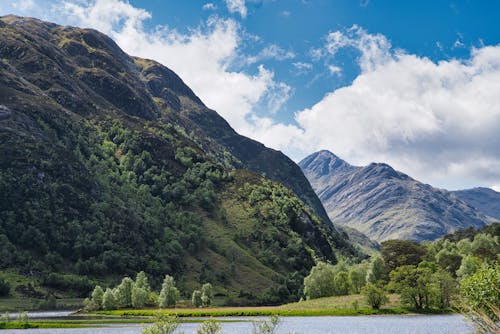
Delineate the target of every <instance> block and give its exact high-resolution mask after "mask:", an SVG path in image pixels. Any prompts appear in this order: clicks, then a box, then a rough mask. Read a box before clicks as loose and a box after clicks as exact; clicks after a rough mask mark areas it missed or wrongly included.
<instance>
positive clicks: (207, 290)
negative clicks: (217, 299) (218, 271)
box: [201, 283, 214, 307]
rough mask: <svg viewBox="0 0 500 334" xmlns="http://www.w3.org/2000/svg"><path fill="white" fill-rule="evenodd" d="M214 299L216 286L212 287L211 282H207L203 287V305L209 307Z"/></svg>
mask: <svg viewBox="0 0 500 334" xmlns="http://www.w3.org/2000/svg"><path fill="white" fill-rule="evenodd" d="M213 301H214V288H213V287H212V284H210V283H205V284H203V286H202V287H201V302H202V304H203V306H205V307H208V306H210V305H212V302H213Z"/></svg>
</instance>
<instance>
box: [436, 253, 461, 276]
mask: <svg viewBox="0 0 500 334" xmlns="http://www.w3.org/2000/svg"><path fill="white" fill-rule="evenodd" d="M461 261H462V256H460V254H458V253H457V252H456V251H449V250H448V249H446V248H443V249H441V250H440V251H439V252H438V253H437V254H436V262H437V263H438V264H439V266H440V267H441V268H443V269H445V270H447V271H448V272H450V273H452V274H453V275H455V273H456V272H457V270H458V268H459V267H460V263H461Z"/></svg>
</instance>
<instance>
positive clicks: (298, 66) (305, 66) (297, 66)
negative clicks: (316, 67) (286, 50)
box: [292, 61, 313, 75]
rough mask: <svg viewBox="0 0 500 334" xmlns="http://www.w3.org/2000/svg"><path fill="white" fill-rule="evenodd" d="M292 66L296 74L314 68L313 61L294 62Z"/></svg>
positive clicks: (305, 72)
mask: <svg viewBox="0 0 500 334" xmlns="http://www.w3.org/2000/svg"><path fill="white" fill-rule="evenodd" d="M292 66H293V67H294V70H293V73H294V74H295V75H303V74H307V73H309V72H310V71H311V70H312V69H313V65H312V64H311V63H304V62H300V61H299V62H295V63H292Z"/></svg>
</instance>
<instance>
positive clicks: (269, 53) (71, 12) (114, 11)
mask: <svg viewBox="0 0 500 334" xmlns="http://www.w3.org/2000/svg"><path fill="white" fill-rule="evenodd" d="M59 10H60V11H61V12H62V13H64V14H65V17H66V18H67V20H69V21H71V22H72V23H73V24H75V25H77V26H86V27H92V28H96V29H98V30H100V31H102V32H104V33H106V34H108V35H110V36H111V37H112V38H113V39H114V40H115V41H116V42H117V44H118V45H119V46H120V47H121V48H123V49H124V50H125V51H126V52H127V53H129V54H132V55H135V56H139V57H144V58H150V59H154V60H156V61H158V62H160V63H162V64H164V65H166V66H168V67H169V68H171V69H172V70H173V71H175V72H176V73H177V74H179V75H180V77H181V78H182V79H183V80H184V81H185V82H186V83H187V84H188V86H189V87H191V88H192V89H193V90H194V92H195V93H196V94H197V95H198V96H199V97H200V98H201V99H202V101H203V102H204V103H205V104H206V105H207V106H209V107H210V108H212V109H214V110H216V111H217V112H218V113H219V114H221V115H222V116H223V117H224V118H225V119H226V120H227V121H228V122H229V124H231V126H233V127H234V128H235V129H236V130H237V131H238V132H240V133H242V134H244V135H246V136H251V137H253V138H257V137H258V136H259V135H260V134H261V135H260V136H261V137H264V135H263V133H265V132H269V135H267V137H266V138H270V137H273V136H274V137H276V138H278V136H280V133H281V132H282V131H284V130H287V131H289V129H288V128H287V127H283V126H281V125H279V124H275V123H273V122H272V121H270V120H268V119H266V120H265V121H263V120H261V118H260V117H263V116H257V113H258V111H260V110H258V109H264V110H265V111H266V112H270V113H274V112H276V111H278V110H279V109H280V108H281V107H282V105H283V104H284V103H285V102H286V100H288V98H289V97H290V95H291V94H292V93H293V91H292V89H291V87H289V86H288V85H286V84H285V83H282V82H277V81H275V80H274V73H273V72H272V71H271V70H269V69H266V68H265V67H264V66H262V65H259V66H258V67H257V73H256V74H253V75H250V74H247V73H245V72H242V71H235V70H231V68H232V66H231V65H232V64H233V63H238V62H241V60H242V59H243V62H244V61H245V60H246V59H247V58H248V56H246V55H243V54H240V53H239V47H240V44H241V42H242V40H241V36H242V34H243V32H242V31H241V29H240V27H239V25H238V23H237V22H235V21H233V20H231V19H221V18H218V17H215V16H214V17H211V18H210V19H209V20H208V21H207V22H206V24H205V25H204V26H202V27H199V28H197V29H193V30H191V31H190V33H188V34H182V33H179V32H178V31H176V30H173V29H169V28H167V27H157V29H156V30H154V31H153V32H148V31H146V30H145V29H144V27H143V21H144V20H146V19H148V18H150V17H151V14H150V13H148V12H147V11H145V10H143V9H139V8H135V7H133V6H132V5H131V4H129V3H128V2H124V1H120V0H96V1H87V2H85V3H83V4H82V3H72V2H71V3H70V2H67V1H66V2H64V7H63V8H62V9H59ZM292 56H293V53H291V52H289V51H285V50H283V49H281V48H279V47H278V46H276V45H271V46H270V47H268V48H265V49H264V50H263V51H262V52H261V53H260V54H259V55H258V57H259V59H258V60H255V61H254V62H253V63H256V62H258V61H259V60H262V59H267V58H271V57H273V58H276V59H288V58H290V57H292ZM261 126H266V128H261ZM271 134H272V135H271ZM280 140H281V139H280ZM266 143H272V141H270V142H269V141H268V142H266ZM274 147H279V145H274Z"/></svg>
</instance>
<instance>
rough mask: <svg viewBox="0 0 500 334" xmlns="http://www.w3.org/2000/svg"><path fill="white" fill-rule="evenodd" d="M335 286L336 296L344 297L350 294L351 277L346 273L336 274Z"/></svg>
mask: <svg viewBox="0 0 500 334" xmlns="http://www.w3.org/2000/svg"><path fill="white" fill-rule="evenodd" d="M333 283H334V285H335V294H336V295H338V296H344V295H347V294H349V275H348V274H347V272H345V271H340V272H338V273H336V274H335V276H334V278H333Z"/></svg>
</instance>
